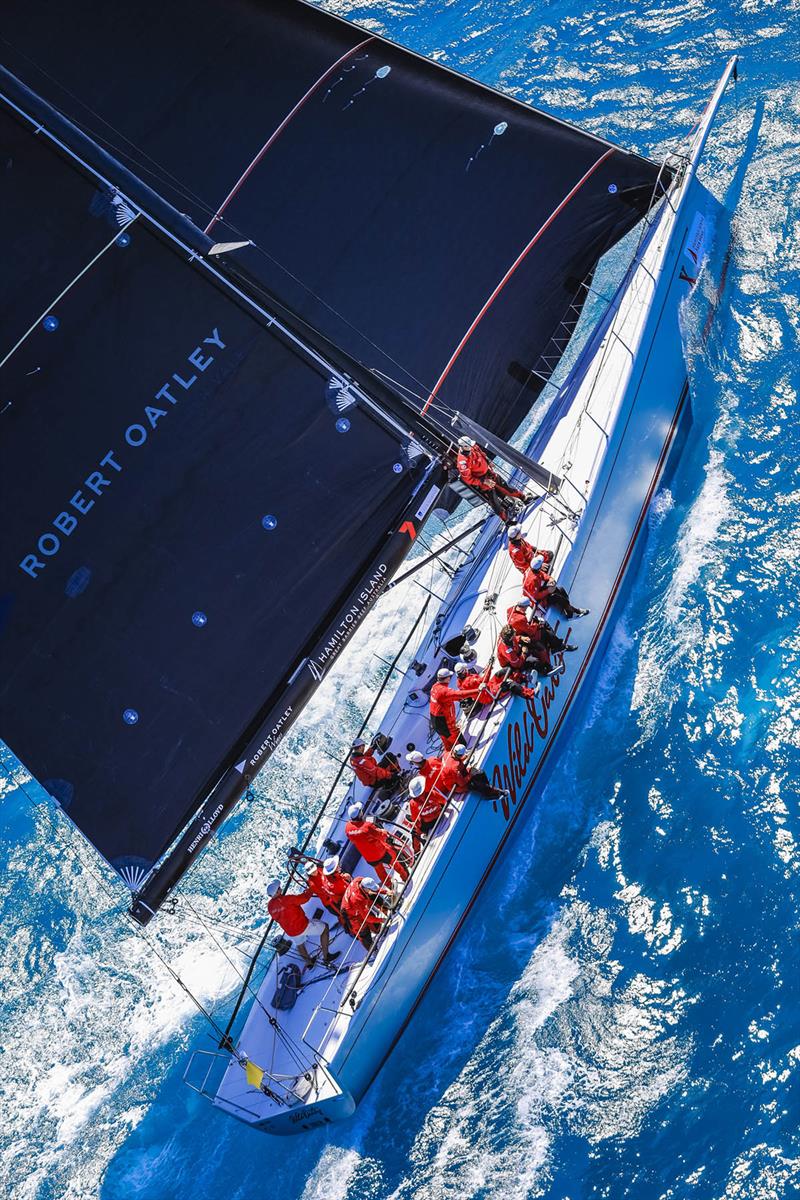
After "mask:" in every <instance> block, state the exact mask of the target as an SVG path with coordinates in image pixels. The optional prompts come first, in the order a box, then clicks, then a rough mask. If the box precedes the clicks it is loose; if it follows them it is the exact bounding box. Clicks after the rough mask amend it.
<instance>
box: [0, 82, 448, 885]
mask: <svg viewBox="0 0 800 1200" xmlns="http://www.w3.org/2000/svg"><path fill="white" fill-rule="evenodd" d="M0 144H2V146H3V156H4V179H3V189H2V194H1V195H0V209H1V211H2V217H3V227H4V229H5V231H6V234H7V237H6V248H5V252H4V263H3V286H2V288H0V396H1V397H2V398H1V399H0V480H1V481H2V482H1V483H0V487H1V488H2V511H3V514H4V536H3V553H2V556H0V735H2V737H3V738H4V739H5V740H6V742H7V743H8V744H9V746H10V747H11V749H12V750H13V751H14V752H15V753H16V754H17V756H18V757H19V758H20V759H21V760H22V761H23V762H24V763H25V765H26V766H27V767H28V768H29V769H30V770H31V771H32V773H33V774H34V775H35V776H36V777H37V778H38V779H39V781H40V782H41V783H42V784H43V785H44V787H45V788H46V789H47V790H48V791H49V792H50V793H51V794H52V795H53V796H55V797H56V798H57V799H58V800H59V801H60V803H61V804H62V806H63V808H64V809H65V811H66V812H67V814H68V815H69V817H70V818H71V819H72V820H73V821H74V822H75V823H76V825H78V826H79V828H80V829H81V830H82V831H83V833H84V834H85V835H86V836H87V837H88V838H89V839H90V841H91V842H92V843H93V844H94V846H95V847H96V848H97V849H98V850H99V851H100V853H101V854H102V855H103V856H104V857H105V858H106V859H107V860H108V862H109V863H111V864H112V866H113V867H115V868H116V870H117V871H118V872H119V873H120V874H121V875H122V876H123V878H124V879H125V880H126V882H128V884H129V885H130V886H132V887H134V888H136V887H138V886H139V884H140V883H141V881H142V879H143V878H144V876H145V875H146V873H147V872H148V871H149V870H150V869H151V867H152V866H153V864H154V863H155V862H156V861H157V860H158V859H159V858H160V857H161V855H162V854H163V853H164V851H165V850H166V848H167V847H168V846H169V845H170V843H171V842H172V841H173V839H174V838H175V837H176V835H177V834H178V833H179V832H180V830H181V829H182V828H183V827H184V826H185V824H186V822H187V821H188V820H189V818H190V817H191V816H192V814H193V813H195V811H196V810H197V808H198V805H199V804H200V803H201V801H202V800H203V799H204V798H205V797H206V796H207V795H208V793H209V791H210V790H211V789H212V788H213V787H214V786H215V785H216V784H217V783H218V781H219V780H220V779H221V778H222V777H223V776H224V775H225V774H226V772H228V771H229V770H231V769H232V768H234V767H235V764H236V763H237V762H238V761H239V756H240V755H242V754H244V753H245V748H246V747H247V745H248V741H249V740H250V739H252V737H253V736H254V734H255V732H256V731H257V730H258V728H259V727H260V724H261V723H262V722H263V721H264V720H265V719H266V717H267V716H268V714H269V712H270V710H271V707H273V706H274V704H275V703H276V702H277V699H278V698H279V697H281V696H283V694H284V692H285V689H286V686H287V682H288V681H289V680H290V678H291V677H292V676H293V675H294V674H296V672H297V670H298V664H301V663H302V662H303V656H304V655H306V656H307V655H308V653H309V650H310V649H311V648H312V646H313V645H314V643H315V641H316V640H318V639H319V638H320V637H321V636H322V635H323V633H324V631H325V630H326V629H329V628H330V627H331V621H332V620H341V616H340V614H341V612H342V609H343V606H345V605H347V604H349V605H350V608H349V609H347V610H346V611H348V612H352V613H354V614H355V616H354V617H353V616H351V618H350V619H351V621H352V620H354V619H355V618H356V617H358V616H359V615H360V612H361V611H362V610H363V609H365V608H366V607H368V606H369V604H370V602H371V599H372V598H373V592H374V591H375V589H377V588H379V587H380V586H381V585H382V583H383V577H382V576H381V574H380V571H378V574H377V575H376V576H375V577H372V576H370V568H371V565H372V564H373V563H374V562H375V560H376V556H380V554H381V553H382V548H383V547H385V545H386V543H387V538H390V537H391V533H390V531H392V530H397V528H398V526H399V525H401V524H402V522H403V518H404V515H405V514H406V512H407V510H408V509H409V506H411V508H412V510H413V507H414V505H415V504H418V503H419V501H418V500H415V499H414V495H415V492H416V491H417V489H418V488H419V485H420V483H421V480H422V479H423V478H424V477H425V471H426V470H427V468H428V466H429V459H428V458H427V457H425V456H424V455H421V454H419V453H418V452H417V450H418V448H417V449H415V447H414V445H413V444H409V441H408V439H407V438H406V437H404V436H403V433H402V431H401V430H399V429H397V428H396V427H395V426H394V425H393V424H392V423H391V421H389V420H386V419H384V417H383V416H382V415H381V413H380V412H379V411H377V410H376V409H373V408H371V407H369V406H366V407H365V406H364V405H362V404H360V403H354V397H353V395H352V394H351V393H350V392H349V390H348V389H347V387H346V386H343V383H342V380H341V378H338V379H337V377H335V376H332V374H331V370H330V368H329V367H328V366H327V365H326V363H325V362H324V360H323V359H321V358H320V357H319V355H318V354H316V353H315V352H314V351H310V350H307V349H306V348H305V347H304V346H303V345H302V344H301V343H299V342H298V341H297V340H296V339H295V338H294V337H293V336H291V335H290V334H289V332H287V331H285V330H284V329H283V328H282V327H281V326H279V325H276V324H272V323H270V321H269V318H268V317H265V316H264V315H262V314H261V313H260V312H259V311H258V310H257V308H256V307H255V306H254V305H253V304H251V303H249V302H248V299H247V297H245V296H243V295H241V294H237V293H236V292H235V291H234V290H233V289H232V288H231V287H230V286H229V285H228V284H226V283H225V281H224V280H222V279H221V278H220V277H219V276H218V275H217V274H216V272H215V269H214V268H213V267H212V266H210V265H209V264H207V263H206V262H204V261H203V260H202V259H200V258H198V257H197V256H196V255H194V254H192V253H187V252H186V247H185V246H183V245H181V244H180V243H179V242H178V241H176V240H175V239H174V238H172V237H170V236H169V235H168V234H167V233H166V232H165V231H161V230H159V228H158V227H157V226H156V225H155V224H154V223H153V222H152V221H151V220H149V218H148V217H147V215H146V214H140V213H138V212H137V210H136V209H135V208H133V207H132V206H131V205H130V204H129V203H128V202H127V201H126V200H125V198H124V197H123V196H122V195H120V194H119V193H115V192H114V190H113V189H109V188H107V187H102V186H98V183H97V180H96V179H94V178H92V177H91V175H90V174H88V173H86V172H81V171H80V170H78V169H76V166H75V164H74V163H73V162H71V161H70V160H69V159H68V158H67V157H66V156H64V155H62V154H60V153H58V152H57V151H56V150H55V149H54V147H53V145H52V144H51V143H50V142H49V141H48V140H47V138H46V136H45V135H44V134H38V135H37V134H35V133H34V132H33V127H32V126H31V124H29V123H28V122H26V121H25V120H23V119H22V118H20V117H19V116H18V115H16V114H15V113H14V112H12V111H11V109H10V107H9V106H8V105H7V104H5V103H4V102H3V101H0ZM403 536H404V537H406V540H408V538H407V535H403ZM354 589H355V595H354V597H353V592H354ZM348 597H353V598H352V599H350V600H348ZM347 628H349V627H347ZM331 636H336V634H335V631H334V633H333V634H332V635H331ZM334 649H335V647H334ZM329 657H330V655H329ZM311 665H312V666H313V663H312V664H311ZM324 666H325V661H324V660H323V661H322V662H321V663H320V664H318V665H317V667H316V673H317V677H319V676H320V675H321V674H322V672H323V670H324ZM311 674H313V672H311ZM240 774H241V773H240Z"/></svg>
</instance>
